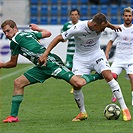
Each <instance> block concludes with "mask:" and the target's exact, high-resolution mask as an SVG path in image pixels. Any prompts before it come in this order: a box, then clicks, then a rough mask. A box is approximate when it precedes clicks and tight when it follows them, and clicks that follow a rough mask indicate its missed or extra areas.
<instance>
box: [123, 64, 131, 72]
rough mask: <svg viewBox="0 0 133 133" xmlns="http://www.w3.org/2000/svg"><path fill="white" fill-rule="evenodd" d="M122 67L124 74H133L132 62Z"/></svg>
mask: <svg viewBox="0 0 133 133" xmlns="http://www.w3.org/2000/svg"><path fill="white" fill-rule="evenodd" d="M124 69H125V71H126V74H133V63H128V64H127V65H126V67H124Z"/></svg>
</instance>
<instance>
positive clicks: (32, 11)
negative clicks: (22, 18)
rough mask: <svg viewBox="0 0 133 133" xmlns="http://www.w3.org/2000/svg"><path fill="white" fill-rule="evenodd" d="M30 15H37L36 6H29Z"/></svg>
mask: <svg viewBox="0 0 133 133" xmlns="http://www.w3.org/2000/svg"><path fill="white" fill-rule="evenodd" d="M30 14H31V15H37V14H38V6H36V5H31V6H30Z"/></svg>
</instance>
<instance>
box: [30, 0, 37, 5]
mask: <svg viewBox="0 0 133 133" xmlns="http://www.w3.org/2000/svg"><path fill="white" fill-rule="evenodd" d="M30 4H35V5H37V4H38V0H30Z"/></svg>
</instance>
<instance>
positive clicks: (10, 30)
mask: <svg viewBox="0 0 133 133" xmlns="http://www.w3.org/2000/svg"><path fill="white" fill-rule="evenodd" d="M2 30H3V32H4V34H5V35H6V37H7V38H8V39H9V40H12V38H13V36H14V35H15V34H16V32H17V28H16V27H14V28H11V27H10V26H9V25H6V26H4V28H3V29H2Z"/></svg>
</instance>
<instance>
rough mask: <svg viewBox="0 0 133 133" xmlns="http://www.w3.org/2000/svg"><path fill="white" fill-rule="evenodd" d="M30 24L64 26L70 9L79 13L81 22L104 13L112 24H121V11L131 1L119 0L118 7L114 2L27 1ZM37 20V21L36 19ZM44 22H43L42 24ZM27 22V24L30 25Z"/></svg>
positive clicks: (108, 0) (132, 4)
mask: <svg viewBox="0 0 133 133" xmlns="http://www.w3.org/2000/svg"><path fill="white" fill-rule="evenodd" d="M29 1H30V17H31V19H30V22H34V21H35V22H36V23H38V24H49V25H50V24H52V25H53V24H64V23H65V22H67V21H68V20H69V13H70V10H71V9H74V8H77V9H78V10H79V11H80V17H81V20H86V19H91V18H92V16H93V15H95V14H96V13H98V12H102V13H104V14H105V15H106V16H107V18H108V20H109V21H111V23H113V24H121V23H122V22H123V21H122V19H121V17H122V14H123V9H124V8H125V7H128V6H131V7H133V0H128V1H126V0H121V1H120V2H121V5H118V1H117V0H116V1H115V0H113V1H111V0H99V4H94V2H92V3H91V0H51V1H49V0H29ZM36 18H38V19H36ZM43 21H45V22H43ZM30 22H29V23H30Z"/></svg>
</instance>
